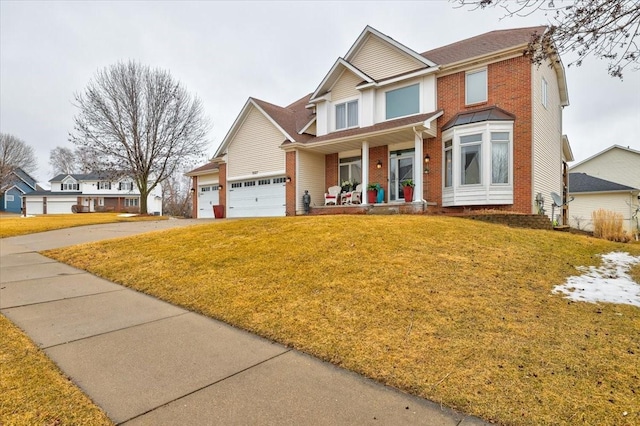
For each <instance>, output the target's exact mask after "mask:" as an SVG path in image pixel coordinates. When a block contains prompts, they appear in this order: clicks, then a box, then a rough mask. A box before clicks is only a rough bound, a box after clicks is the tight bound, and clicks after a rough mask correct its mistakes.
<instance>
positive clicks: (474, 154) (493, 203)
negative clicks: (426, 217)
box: [187, 26, 572, 217]
mask: <svg viewBox="0 0 640 426" xmlns="http://www.w3.org/2000/svg"><path fill="white" fill-rule="evenodd" d="M544 31H546V27H531V28H520V29H513V30H503V31H492V32H490V33H486V34H483V35H480V36H477V37H473V38H470V39H467V40H463V41H460V42H457V43H454V44H451V45H448V46H444V47H440V48H438V49H434V50H430V51H427V52H424V53H417V52H416V51H414V50H412V49H411V48H409V47H407V46H405V45H403V44H401V43H399V42H397V41H396V40H394V39H392V38H390V37H388V36H387V35H385V34H382V33H380V32H379V31H377V30H375V29H374V28H371V27H369V26H367V27H366V28H365V29H364V31H363V32H362V33H361V34H360V36H359V37H358V38H357V40H356V41H355V43H354V44H353V45H352V46H351V48H350V49H349V51H348V52H347V53H346V55H345V56H344V57H340V58H338V59H337V60H336V62H335V63H334V64H333V66H332V67H331V69H330V70H329V71H328V73H327V74H326V75H325V77H324V78H323V79H322V81H321V82H320V83H319V84H318V86H317V87H316V88H315V90H313V92H312V93H311V94H309V95H306V96H304V97H302V98H301V99H299V100H297V101H295V102H293V103H292V104H290V105H288V106H286V107H281V106H277V105H273V104H271V103H268V102H265V101H261V100H258V99H255V98H249V99H248V100H247V102H246V103H245V105H244V107H243V108H242V110H241V111H240V114H239V115H238V117H237V119H236V120H235V122H234V123H233V125H232V126H231V129H229V131H228V133H227V135H226V136H225V138H224V140H223V141H222V143H221V145H220V147H219V149H218V151H217V152H216V154H215V155H214V158H213V159H212V160H211V163H210V164H208V165H206V166H203V167H201V168H198V169H195V170H193V171H191V172H189V173H187V175H188V176H191V177H192V179H193V189H194V190H195V191H196V192H197V193H198V194H199V196H198V197H194V207H193V211H194V212H196V213H197V215H198V217H210V214H211V213H210V209H209V207H208V206H207V205H206V203H216V202H217V203H219V204H221V205H223V206H224V207H225V210H226V214H227V216H228V217H248V216H284V215H295V214H301V213H302V212H303V208H304V206H303V204H302V195H303V194H304V193H305V190H308V191H309V194H310V195H311V206H312V207H317V206H322V205H323V204H324V193H325V192H326V191H327V188H329V187H331V186H335V185H339V184H340V182H342V181H344V180H352V181H356V182H358V183H362V184H363V186H364V187H365V188H366V187H367V185H368V184H371V183H378V184H380V186H381V187H382V188H383V189H384V190H385V199H384V201H385V203H404V192H403V188H402V185H401V182H402V181H403V180H404V179H407V178H410V179H413V181H414V182H415V189H414V198H413V203H412V205H415V206H416V209H424V208H425V207H426V206H427V205H429V206H436V207H437V208H438V209H439V210H442V211H445V212H447V211H459V210H462V209H464V208H494V209H502V210H506V211H513V212H521V213H533V212H536V211H538V207H539V206H537V205H536V201H535V200H536V195H537V194H540V196H538V199H541V198H545V199H547V200H551V196H550V193H551V192H556V193H558V194H563V186H564V184H563V161H565V162H566V161H570V160H572V158H567V156H566V154H567V153H569V154H570V152H571V150H570V148H569V147H568V139H567V138H566V137H563V134H562V110H563V107H564V106H567V105H568V104H569V100H568V94H567V85H566V81H565V74H564V68H563V66H562V63H561V62H560V59H559V58H557V57H556V58H555V60H553V61H551V62H550V63H546V64H542V65H541V66H540V67H538V66H536V65H533V64H531V62H530V60H529V58H528V57H527V56H526V55H525V53H524V52H525V48H526V47H527V44H528V42H529V40H530V39H531V36H532V34H534V33H538V34H541V33H543V32H544ZM427 162H428V163H427ZM207 187H208V188H210V189H208V190H207V189H206V188H207ZM209 191H215V192H217V194H215V196H214V195H213V194H211V195H210V196H209V197H206V196H205V197H203V196H202V195H200V194H202V193H204V192H209ZM366 198H367V197H363V202H364V203H363V204H366V202H367V200H366ZM201 200H203V201H204V203H205V205H204V207H203V203H202V202H201ZM550 207H551V205H550V203H548V205H547V209H546V211H547V214H550V213H551V208H550ZM335 211H336V212H338V211H340V210H339V209H336V210H335ZM201 212H202V213H201Z"/></svg>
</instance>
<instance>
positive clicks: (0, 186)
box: [0, 133, 38, 194]
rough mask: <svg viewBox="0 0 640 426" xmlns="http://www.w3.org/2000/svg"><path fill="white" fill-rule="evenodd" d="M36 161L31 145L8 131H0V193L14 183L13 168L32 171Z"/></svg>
mask: <svg viewBox="0 0 640 426" xmlns="http://www.w3.org/2000/svg"><path fill="white" fill-rule="evenodd" d="M37 164H38V161H37V160H36V156H35V153H34V150H33V148H32V147H30V146H29V145H27V144H26V143H25V142H24V141H23V140H22V139H19V138H17V137H15V136H13V135H10V134H8V133H0V194H4V192H5V191H6V190H7V189H9V188H10V187H11V186H13V184H14V183H15V175H14V173H13V172H14V170H15V169H18V168H20V169H22V170H24V171H25V172H27V173H31V172H33V171H34V170H35V169H36V167H37Z"/></svg>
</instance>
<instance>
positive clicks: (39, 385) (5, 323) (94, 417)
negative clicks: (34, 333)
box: [0, 315, 113, 425]
mask: <svg viewBox="0 0 640 426" xmlns="http://www.w3.org/2000/svg"><path fill="white" fill-rule="evenodd" d="M0 373H1V374H0V378H1V380H0V424H3V425H112V424H113V423H112V422H111V421H110V420H109V418H108V417H107V416H106V415H105V414H104V412H103V411H102V410H100V408H98V407H97V406H96V405H94V404H93V403H92V402H91V400H90V399H89V398H87V397H86V396H85V395H84V394H83V393H82V391H80V389H78V388H77V387H76V386H75V385H73V384H72V383H71V382H70V381H69V380H68V379H67V378H65V377H64V376H63V375H62V373H61V372H60V370H59V369H58V368H57V367H56V366H55V364H53V362H51V361H50V360H49V359H48V358H47V356H46V355H45V354H44V353H43V352H42V351H41V350H40V349H38V348H37V347H36V345H34V344H33V342H31V340H29V338H28V337H27V336H25V335H24V334H23V333H22V332H21V331H20V329H18V328H17V327H15V326H14V325H13V324H11V322H10V321H9V320H8V319H6V318H5V317H4V316H2V315H0Z"/></svg>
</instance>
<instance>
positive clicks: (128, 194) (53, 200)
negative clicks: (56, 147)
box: [24, 173, 162, 215]
mask: <svg viewBox="0 0 640 426" xmlns="http://www.w3.org/2000/svg"><path fill="white" fill-rule="evenodd" d="M49 183H50V184H51V190H49V191H35V192H32V193H30V194H27V195H25V197H24V198H25V205H24V207H25V210H26V214H61V213H74V212H78V213H81V212H82V213H87V212H107V211H114V212H127V213H138V212H139V211H140V191H139V190H138V188H137V187H136V185H135V183H134V182H133V179H131V177H129V176H127V175H126V174H123V175H120V176H118V177H115V176H114V175H113V174H106V173H87V174H60V175H58V176H56V177H54V178H53V179H51V180H50V181H49ZM147 209H148V212H149V213H150V214H158V215H160V214H162V191H161V188H160V185H158V186H157V187H156V188H154V190H153V191H152V192H151V194H149V196H148V197H147Z"/></svg>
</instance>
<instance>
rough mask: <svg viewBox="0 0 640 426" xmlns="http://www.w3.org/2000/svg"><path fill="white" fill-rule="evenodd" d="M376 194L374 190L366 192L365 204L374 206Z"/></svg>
mask: <svg viewBox="0 0 640 426" xmlns="http://www.w3.org/2000/svg"><path fill="white" fill-rule="evenodd" d="M376 193H377V191H376V190H374V189H368V190H367V203H369V204H375V203H376Z"/></svg>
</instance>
